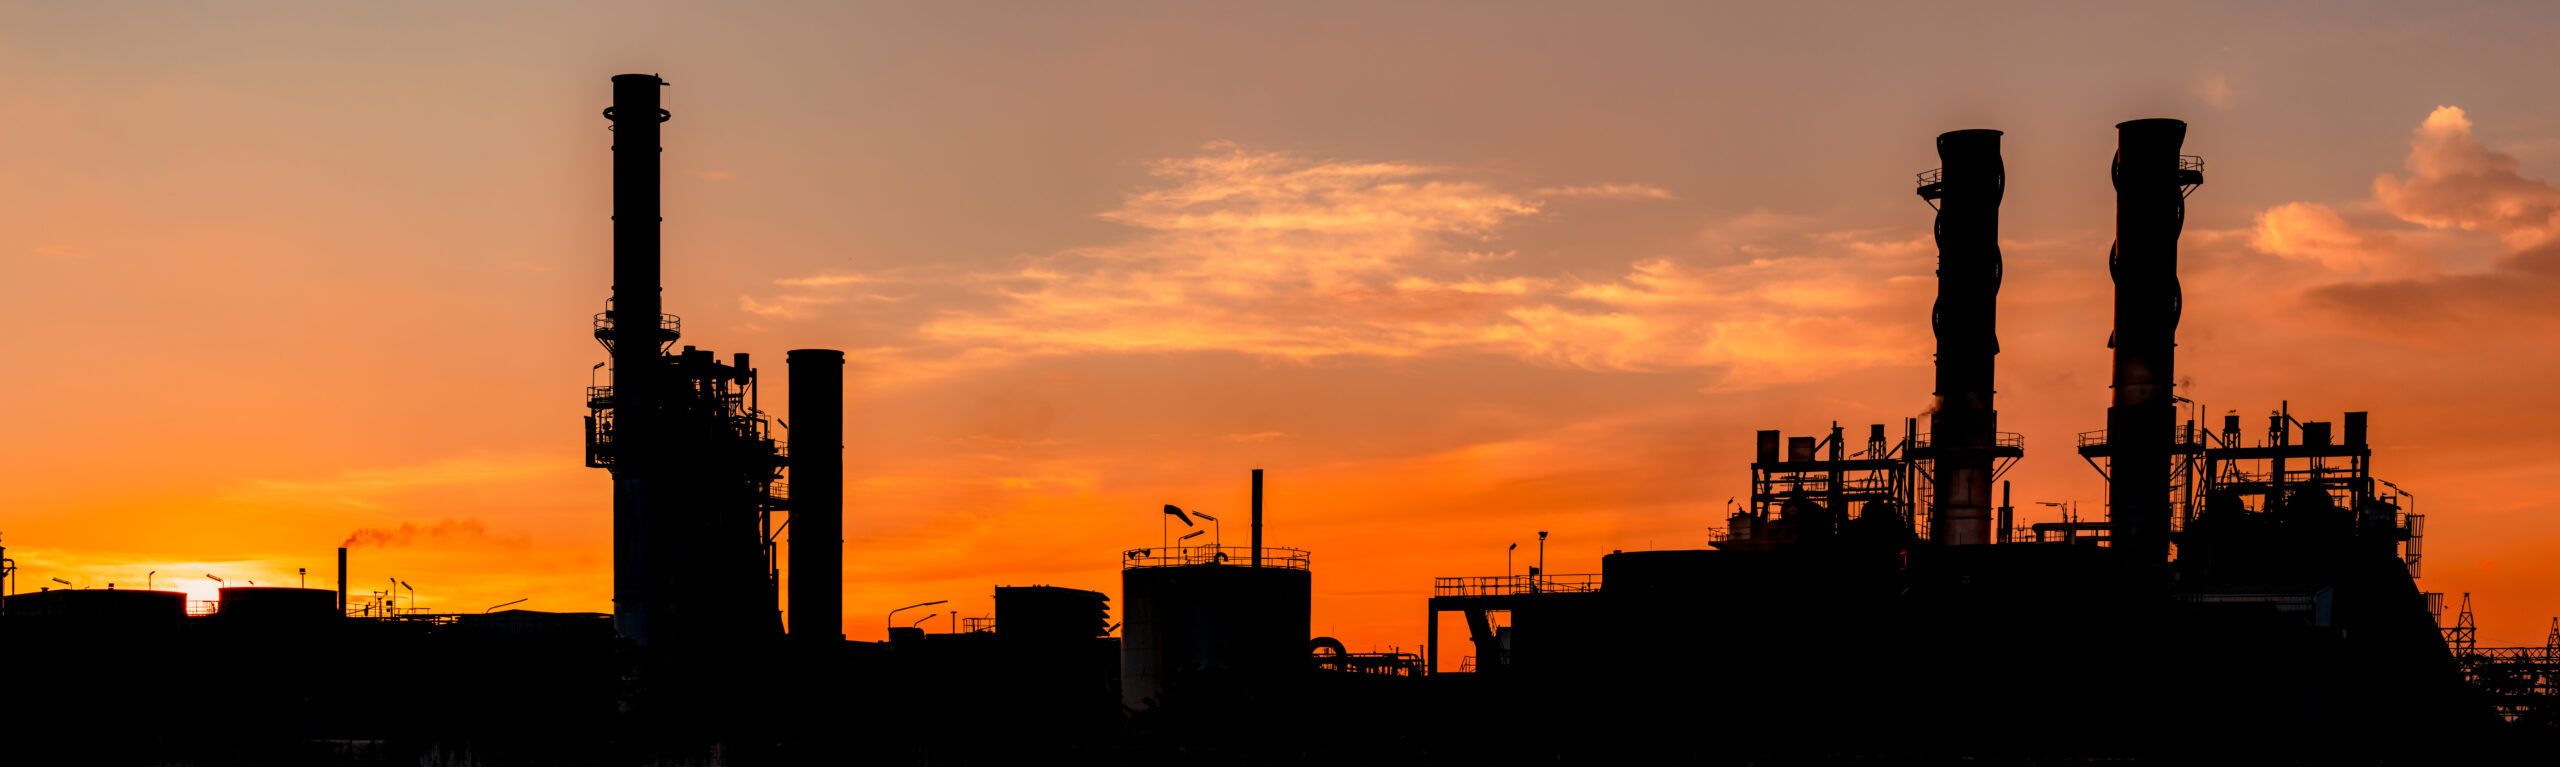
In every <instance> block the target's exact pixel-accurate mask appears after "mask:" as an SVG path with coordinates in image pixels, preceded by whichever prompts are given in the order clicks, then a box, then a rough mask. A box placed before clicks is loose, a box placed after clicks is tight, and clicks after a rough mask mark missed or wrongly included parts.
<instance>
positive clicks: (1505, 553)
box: [1502, 541, 1520, 582]
mask: <svg viewBox="0 0 2560 767" xmlns="http://www.w3.org/2000/svg"><path fill="white" fill-rule="evenodd" d="M1519 550H1520V542H1519V541H1512V542H1511V548H1507V549H1503V550H1502V580H1504V581H1506V582H1507V581H1510V580H1512V579H1515V578H1518V577H1520V576H1516V575H1512V574H1511V554H1512V552H1516V551H1519Z"/></svg>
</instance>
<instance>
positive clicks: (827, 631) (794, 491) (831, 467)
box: [789, 349, 844, 642]
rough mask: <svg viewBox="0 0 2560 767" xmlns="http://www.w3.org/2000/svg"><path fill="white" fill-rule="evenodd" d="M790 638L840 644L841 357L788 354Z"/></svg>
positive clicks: (819, 351)
mask: <svg viewBox="0 0 2560 767" xmlns="http://www.w3.org/2000/svg"><path fill="white" fill-rule="evenodd" d="M789 359H790V361H791V419H792V420H794V421H797V422H799V425H798V426H794V427H792V431H791V634H792V636H795V637H799V638H802V639H814V640H818V641H820V642H842V641H844V352H841V351H837V350H834V349H793V350H791V356H790V358H789Z"/></svg>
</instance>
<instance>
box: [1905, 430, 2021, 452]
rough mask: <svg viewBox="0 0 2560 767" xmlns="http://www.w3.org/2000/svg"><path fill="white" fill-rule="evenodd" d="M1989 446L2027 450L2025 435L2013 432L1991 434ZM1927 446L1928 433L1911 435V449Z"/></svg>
mask: <svg viewBox="0 0 2560 767" xmlns="http://www.w3.org/2000/svg"><path fill="white" fill-rule="evenodd" d="M1991 444H1992V446H1993V447H2014V448H2017V449H2020V450H2025V449H2027V435H2024V434H2019V433H2017V432H2014V431H2002V432H1992V434H1991ZM1928 446H1929V433H1928V432H1925V431H1924V432H1921V433H1918V434H1914V435H1911V447H1913V448H1915V449H1917V448H1925V447H1928Z"/></svg>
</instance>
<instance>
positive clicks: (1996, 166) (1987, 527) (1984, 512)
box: [1920, 130, 2008, 546]
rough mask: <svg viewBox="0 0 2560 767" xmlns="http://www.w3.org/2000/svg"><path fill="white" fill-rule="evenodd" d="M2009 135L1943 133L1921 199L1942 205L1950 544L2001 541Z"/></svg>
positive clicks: (1941, 440) (1941, 378)
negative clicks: (1997, 516)
mask: <svg viewBox="0 0 2560 767" xmlns="http://www.w3.org/2000/svg"><path fill="white" fill-rule="evenodd" d="M2000 135H2001V134H2000V132H1999V131H1996V130H1960V131H1949V132H1946V133H1941V134H1938V161H1939V163H1940V166H1939V169H1938V176H1937V178H1936V179H1935V180H1934V182H1933V183H1927V184H1925V185H1923V186H1921V187H1920V197H1921V198H1922V199H1926V200H1929V201H1931V202H1932V203H1934V204H1935V205H1936V207H1937V209H1938V222H1937V232H1938V304H1937V307H1936V308H1935V309H1934V310H1933V311H1932V312H1931V322H1930V325H1931V328H1932V329H1933V330H1935V331H1936V333H1937V335H1938V380H1937V385H1938V386H1937V389H1938V390H1937V399H1938V405H1937V411H1936V412H1934V413H1931V414H1930V415H1929V446H1930V448H1931V452H1932V453H1933V454H1934V460H1933V461H1932V462H1931V466H1932V472H1933V476H1931V477H1930V484H1931V486H1932V487H1933V488H1934V492H1935V494H1936V497H1935V498H1932V499H1931V501H1932V507H1933V509H1934V511H1933V512H1932V513H1931V514H1930V517H1929V539H1930V540H1933V541H1937V542H1938V543H1940V544H1943V545H1950V546H1972V545H1980V544H1987V543H1990V542H1991V476H1992V473H1993V472H1992V463H1993V459H1994V455H1993V453H1994V451H1995V449H1996V448H1997V447H1998V446H1999V439H1998V437H1999V413H1998V411H1995V410H1993V409H1992V406H1991V395H1992V389H1991V372H1992V357H1994V356H1995V355H1998V354H1999V353H2000V338H1999V336H1998V326H1999V322H1998V319H1999V312H1998V310H1999V295H2000V197H2001V194H2002V190H2003V189H2004V188H2005V187H2006V186H2007V183H2008V181H2007V176H2008V171H2007V169H2006V168H2005V167H2004V166H2003V165H2002V164H2001V162H2000ZM1922 180H1923V181H1930V179H1928V178H1926V177H1924V178H1923V179H1922Z"/></svg>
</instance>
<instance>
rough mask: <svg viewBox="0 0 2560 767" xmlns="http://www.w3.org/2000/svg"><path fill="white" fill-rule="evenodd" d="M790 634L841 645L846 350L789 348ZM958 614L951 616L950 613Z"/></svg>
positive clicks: (842, 622) (842, 629) (842, 637)
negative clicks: (790, 425)
mask: <svg viewBox="0 0 2560 767" xmlns="http://www.w3.org/2000/svg"><path fill="white" fill-rule="evenodd" d="M787 360H788V363H789V365H790V366H791V420H792V422H793V425H792V427H791V521H790V522H789V523H786V524H789V525H790V530H791V602H790V605H791V635H792V636H793V637H806V638H809V639H813V640H818V641H828V642H841V641H843V640H844V352H841V351H837V350H834V349H793V350H791V352H790V354H789V356H788V357H787ZM954 614H955V615H957V613H954Z"/></svg>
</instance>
